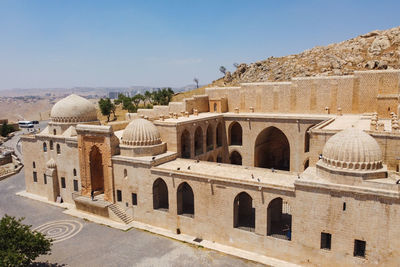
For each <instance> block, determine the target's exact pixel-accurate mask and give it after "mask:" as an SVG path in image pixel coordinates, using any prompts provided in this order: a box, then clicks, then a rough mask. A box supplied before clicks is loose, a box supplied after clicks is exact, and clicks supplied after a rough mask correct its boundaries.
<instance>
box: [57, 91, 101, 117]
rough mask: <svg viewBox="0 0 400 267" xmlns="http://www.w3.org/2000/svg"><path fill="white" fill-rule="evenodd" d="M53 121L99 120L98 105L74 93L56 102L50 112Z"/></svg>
mask: <svg viewBox="0 0 400 267" xmlns="http://www.w3.org/2000/svg"><path fill="white" fill-rule="evenodd" d="M50 116H51V120H52V121H53V122H69V123H71V122H72V123H74V122H89V121H96V120H97V112H96V107H95V106H94V105H93V104H92V103H91V102H90V101H89V100H87V99H85V98H83V97H80V96H78V95H75V94H72V95H69V96H67V97H66V98H63V99H61V100H60V101H58V102H57V103H55V104H54V106H53V108H52V109H51V112H50Z"/></svg>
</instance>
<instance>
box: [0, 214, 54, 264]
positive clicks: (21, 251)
mask: <svg viewBox="0 0 400 267" xmlns="http://www.w3.org/2000/svg"><path fill="white" fill-rule="evenodd" d="M22 220H23V218H20V219H16V218H15V217H11V216H8V215H7V214H6V215H5V216H4V217H3V218H2V219H1V220H0V266H28V265H29V264H31V263H32V261H33V260H35V259H36V258H37V257H38V256H39V255H46V254H49V253H50V247H51V245H52V241H51V240H49V239H47V238H46V237H45V236H44V235H43V234H41V233H39V232H36V231H32V230H31V227H32V226H30V225H24V224H22Z"/></svg>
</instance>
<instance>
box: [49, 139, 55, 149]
mask: <svg viewBox="0 0 400 267" xmlns="http://www.w3.org/2000/svg"><path fill="white" fill-rule="evenodd" d="M53 149H54V145H53V140H50V150H53Z"/></svg>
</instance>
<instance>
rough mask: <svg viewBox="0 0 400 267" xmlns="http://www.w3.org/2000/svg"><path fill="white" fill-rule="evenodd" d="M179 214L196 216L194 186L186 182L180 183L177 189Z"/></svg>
mask: <svg viewBox="0 0 400 267" xmlns="http://www.w3.org/2000/svg"><path fill="white" fill-rule="evenodd" d="M177 205H178V207H177V208H178V209H177V211H178V215H186V216H189V217H194V195H193V190H192V187H190V185H189V184H188V183H186V182H183V183H181V184H180V185H179V187H178V190H177Z"/></svg>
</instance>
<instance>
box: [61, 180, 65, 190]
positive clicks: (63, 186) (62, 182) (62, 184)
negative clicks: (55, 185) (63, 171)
mask: <svg viewBox="0 0 400 267" xmlns="http://www.w3.org/2000/svg"><path fill="white" fill-rule="evenodd" d="M61 188H65V177H61Z"/></svg>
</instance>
